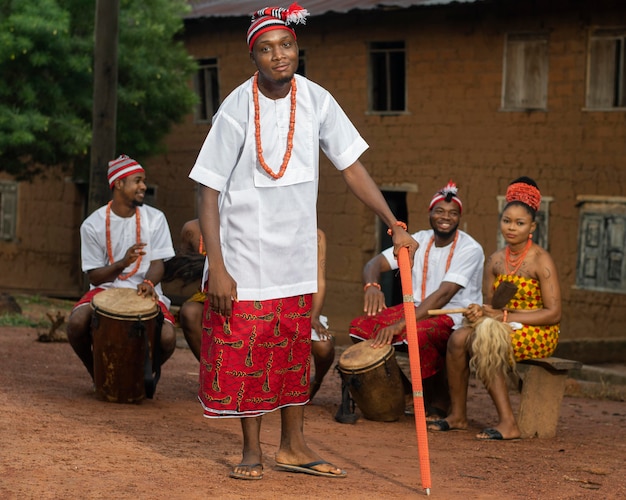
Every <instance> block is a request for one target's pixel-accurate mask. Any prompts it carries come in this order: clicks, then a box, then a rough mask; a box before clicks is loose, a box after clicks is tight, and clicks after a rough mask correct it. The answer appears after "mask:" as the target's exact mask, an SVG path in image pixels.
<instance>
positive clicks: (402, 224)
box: [387, 220, 409, 236]
mask: <svg viewBox="0 0 626 500" xmlns="http://www.w3.org/2000/svg"><path fill="white" fill-rule="evenodd" d="M394 226H400V227H401V228H402V229H404V230H405V231H408V230H409V229H408V227H407V225H406V223H404V222H401V221H399V220H398V221H396V223H395V224H394ZM387 234H388V235H389V236H391V235H392V234H393V230H392V229H391V228H389V229H387Z"/></svg>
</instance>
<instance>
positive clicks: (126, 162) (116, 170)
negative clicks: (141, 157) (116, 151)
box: [107, 155, 145, 188]
mask: <svg viewBox="0 0 626 500" xmlns="http://www.w3.org/2000/svg"><path fill="white" fill-rule="evenodd" d="M138 172H145V170H144V169H143V167H142V166H141V165H139V163H137V162H136V161H135V160H133V159H132V158H129V157H128V156H127V155H120V157H119V158H116V159H115V160H111V161H110V162H109V172H108V174H107V177H108V179H109V187H110V188H113V184H114V183H115V181H116V180H117V179H123V178H124V177H128V176H129V175H133V174H135V173H138Z"/></svg>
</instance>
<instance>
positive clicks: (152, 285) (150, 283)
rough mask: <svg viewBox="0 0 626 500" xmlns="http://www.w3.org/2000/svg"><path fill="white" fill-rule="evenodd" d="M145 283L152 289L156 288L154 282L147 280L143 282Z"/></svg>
mask: <svg viewBox="0 0 626 500" xmlns="http://www.w3.org/2000/svg"><path fill="white" fill-rule="evenodd" d="M143 282H144V283H148V285H150V286H151V287H152V288H154V283H152V281H150V280H148V279H146V280H143Z"/></svg>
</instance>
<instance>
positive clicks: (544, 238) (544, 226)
mask: <svg viewBox="0 0 626 500" xmlns="http://www.w3.org/2000/svg"><path fill="white" fill-rule="evenodd" d="M553 199H554V198H552V197H551V196H542V197H541V205H539V210H537V214H536V215H535V222H536V223H537V228H536V229H535V232H534V233H533V241H534V242H535V243H537V245H539V246H540V247H543V248H545V249H546V250H549V248H548V235H549V233H548V228H549V222H550V218H549V214H550V203H552V201H553ZM505 206H506V199H505V197H504V196H501V195H500V196H498V213H499V214H502V211H503V210H504V207H505ZM499 228H500V226H499V224H498V239H497V242H498V248H504V246H505V245H506V243H505V242H504V238H503V237H502V233H501V232H500V229H499Z"/></svg>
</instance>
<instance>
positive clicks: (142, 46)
mask: <svg viewBox="0 0 626 500" xmlns="http://www.w3.org/2000/svg"><path fill="white" fill-rule="evenodd" d="M187 8H188V7H187V4H186V2H185V1H184V0H120V16H119V45H118V65H119V68H118V72H119V74H118V80H119V83H118V89H117V92H118V107H117V134H116V135H117V137H116V144H117V151H119V152H123V153H126V154H129V155H131V156H133V157H136V158H142V157H146V156H148V155H151V154H155V153H157V152H159V151H161V150H162V147H163V146H162V143H161V140H162V139H163V137H164V136H165V135H166V134H167V133H168V132H169V130H170V127H171V125H172V124H173V123H176V122H179V121H181V120H182V119H183V117H184V116H185V115H187V114H188V113H190V111H191V109H192V106H193V104H194V103H195V95H194V94H193V92H192V91H191V89H190V88H189V85H188V81H189V78H190V76H191V74H192V73H193V71H194V69H195V63H194V61H193V60H192V59H191V57H190V56H189V55H188V54H187V52H186V51H185V48H184V46H183V45H182V43H181V42H180V41H179V40H177V38H176V37H177V35H178V34H180V32H181V30H182V28H183V20H182V19H183V15H184V13H185V12H186V9H187ZM94 19H95V1H92V2H85V1H84V0H37V1H32V0H0V171H6V172H8V173H10V174H12V175H14V176H16V177H17V178H18V179H28V178H32V177H33V176H35V175H37V174H39V173H41V172H45V169H46V167H47V166H51V165H61V166H63V167H65V169H66V171H67V172H72V171H74V172H84V175H83V177H86V176H87V172H88V166H89V148H90V145H91V123H92V102H93V85H92V83H93V47H94V22H95V21H94ZM79 175H80V174H79Z"/></svg>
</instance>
